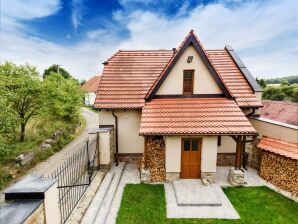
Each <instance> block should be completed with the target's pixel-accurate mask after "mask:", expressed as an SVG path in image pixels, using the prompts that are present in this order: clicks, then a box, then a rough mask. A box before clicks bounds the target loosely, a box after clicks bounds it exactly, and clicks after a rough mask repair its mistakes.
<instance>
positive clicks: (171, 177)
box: [166, 172, 180, 182]
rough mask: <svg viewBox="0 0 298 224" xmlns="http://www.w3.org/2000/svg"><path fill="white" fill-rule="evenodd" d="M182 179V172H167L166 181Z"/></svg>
mask: <svg viewBox="0 0 298 224" xmlns="http://www.w3.org/2000/svg"><path fill="white" fill-rule="evenodd" d="M179 179H180V173H174V172H171V173H170V172H169V173H166V182H173V181H174V180H179Z"/></svg>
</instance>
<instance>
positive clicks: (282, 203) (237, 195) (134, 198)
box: [117, 184, 298, 224]
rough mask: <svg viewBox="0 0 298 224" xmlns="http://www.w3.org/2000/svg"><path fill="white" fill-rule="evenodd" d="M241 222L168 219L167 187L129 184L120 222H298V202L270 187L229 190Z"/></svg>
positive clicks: (289, 223)
mask: <svg viewBox="0 0 298 224" xmlns="http://www.w3.org/2000/svg"><path fill="white" fill-rule="evenodd" d="M224 192H225V194H226V195H227V196H228V198H229V199H230V201H231V202H232V204H233V206H234V207H235V209H236V210H237V212H238V214H239V215H240V217H241V219H240V220H222V219H167V218H166V201H165V191H164V187H163V185H148V184H129V185H126V187H125V190H124V193H123V198H122V202H121V207H120V210H119V213H118V217H117V223H118V224H122V223H125V224H126V223H133V224H137V223H141V224H147V223H148V224H149V223H150V224H152V223H202V224H205V223H210V224H211V223H212V224H213V223H216V224H219V223H235V224H236V223H245V224H246V223H248V224H249V223H253V224H259V223H264V224H266V223H268V224H277V223H285V224H296V223H298V203H296V202H294V201H292V200H290V199H288V198H286V197H284V196H282V195H280V194H278V193H276V192H274V191H272V190H271V189H269V188H267V187H238V188H225V189H224Z"/></svg>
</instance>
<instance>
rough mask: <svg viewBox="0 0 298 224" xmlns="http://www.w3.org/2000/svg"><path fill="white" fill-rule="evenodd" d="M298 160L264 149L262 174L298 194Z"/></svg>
mask: <svg viewBox="0 0 298 224" xmlns="http://www.w3.org/2000/svg"><path fill="white" fill-rule="evenodd" d="M297 163H298V161H297V160H294V159H290V158H287V157H284V156H280V155H277V154H273V153H270V152H266V151H263V153H262V160H261V166H260V176H261V177H262V178H263V179H264V180H266V181H268V182H270V183H272V184H274V185H275V186H277V187H279V188H281V189H283V190H286V191H289V192H291V193H292V194H293V195H294V196H296V197H297V196H298V184H297V180H298V169H297Z"/></svg>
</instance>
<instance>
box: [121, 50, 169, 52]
mask: <svg viewBox="0 0 298 224" xmlns="http://www.w3.org/2000/svg"><path fill="white" fill-rule="evenodd" d="M125 51H172V49H135V50H134V49H125V50H123V49H120V50H119V52H125Z"/></svg>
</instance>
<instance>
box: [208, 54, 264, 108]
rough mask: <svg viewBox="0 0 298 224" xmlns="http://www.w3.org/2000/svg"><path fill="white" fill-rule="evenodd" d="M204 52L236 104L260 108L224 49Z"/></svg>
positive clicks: (250, 89) (259, 103)
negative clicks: (234, 98)
mask: <svg viewBox="0 0 298 224" xmlns="http://www.w3.org/2000/svg"><path fill="white" fill-rule="evenodd" d="M206 52H207V55H208V57H209V58H210V60H211V61H212V64H213V66H214V67H215V68H216V70H217V72H218V73H219V75H220V76H221V78H222V80H223V82H224V83H225V85H226V86H227V88H228V89H229V90H230V92H231V93H232V95H233V96H234V97H236V102H237V104H238V105H239V106H240V107H251V106H262V104H261V102H260V101H259V100H258V99H257V98H256V96H255V94H254V92H253V90H252V88H251V86H250V85H249V83H248V81H247V80H246V79H245V77H244V75H243V74H242V73H241V71H240V69H239V68H238V66H237V65H236V63H235V62H234V60H233V59H232V57H231V56H230V54H229V53H228V51H227V50H226V49H223V50H207V51H206Z"/></svg>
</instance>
